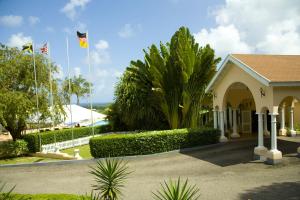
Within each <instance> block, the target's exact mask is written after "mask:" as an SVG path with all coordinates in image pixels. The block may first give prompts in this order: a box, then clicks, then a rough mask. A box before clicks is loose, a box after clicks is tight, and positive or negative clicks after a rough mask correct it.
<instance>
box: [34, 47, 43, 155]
mask: <svg viewBox="0 0 300 200" xmlns="http://www.w3.org/2000/svg"><path fill="white" fill-rule="evenodd" d="M32 58H33V70H34V82H35V96H36V110H37V111H36V117H37V121H38V135H39V145H40V152H41V151H42V138H41V133H40V117H39V97H38V88H37V78H36V67H35V54H34V43H33V42H32Z"/></svg>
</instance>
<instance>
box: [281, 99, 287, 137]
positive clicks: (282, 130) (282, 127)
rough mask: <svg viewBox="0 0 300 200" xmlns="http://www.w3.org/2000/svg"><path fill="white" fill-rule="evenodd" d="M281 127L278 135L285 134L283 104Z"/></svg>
mask: <svg viewBox="0 0 300 200" xmlns="http://www.w3.org/2000/svg"><path fill="white" fill-rule="evenodd" d="M280 116H281V127H280V130H279V135H286V129H285V104H283V105H282V107H281V115H280Z"/></svg>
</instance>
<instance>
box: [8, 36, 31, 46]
mask: <svg viewBox="0 0 300 200" xmlns="http://www.w3.org/2000/svg"><path fill="white" fill-rule="evenodd" d="M28 42H32V38H31V37H30V36H24V35H23V33H17V34H13V35H11V36H10V38H9V40H8V43H7V46H10V47H18V48H21V47H22V46H23V45H24V44H26V43H28Z"/></svg>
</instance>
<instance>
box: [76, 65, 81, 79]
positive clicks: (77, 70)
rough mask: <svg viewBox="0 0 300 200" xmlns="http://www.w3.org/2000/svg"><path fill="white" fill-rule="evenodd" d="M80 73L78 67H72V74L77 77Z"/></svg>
mask: <svg viewBox="0 0 300 200" xmlns="http://www.w3.org/2000/svg"><path fill="white" fill-rule="evenodd" d="M80 75H81V69H80V68H79V67H75V68H74V76H76V77H79V76H80Z"/></svg>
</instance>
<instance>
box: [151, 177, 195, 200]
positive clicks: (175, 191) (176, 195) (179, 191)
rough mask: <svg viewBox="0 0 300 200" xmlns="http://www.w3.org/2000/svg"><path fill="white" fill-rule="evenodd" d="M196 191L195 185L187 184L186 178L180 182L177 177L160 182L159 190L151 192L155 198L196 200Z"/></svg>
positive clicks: (161, 199) (163, 199)
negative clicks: (173, 179)
mask: <svg viewBox="0 0 300 200" xmlns="http://www.w3.org/2000/svg"><path fill="white" fill-rule="evenodd" d="M198 193H199V189H198V188H197V187H196V185H192V186H191V185H188V179H186V180H185V182H184V183H182V182H181V180H180V177H179V178H178V180H177V181H172V180H170V181H169V182H166V181H164V183H163V184H162V183H161V190H158V191H157V192H156V193H153V197H154V199H155V200H197V199H199V196H200V195H198Z"/></svg>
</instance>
